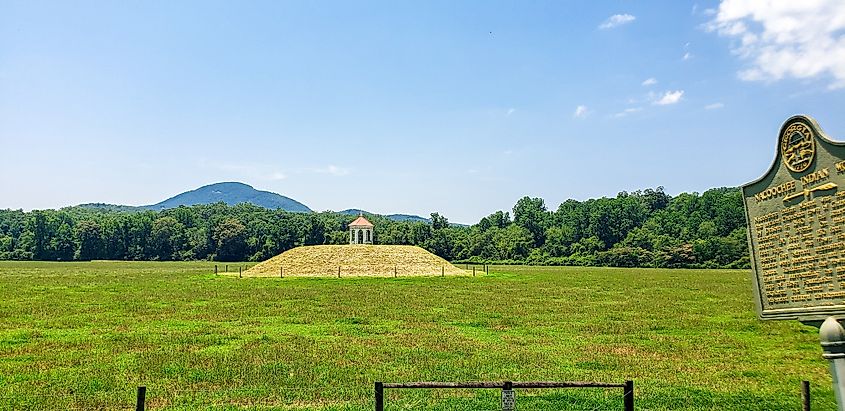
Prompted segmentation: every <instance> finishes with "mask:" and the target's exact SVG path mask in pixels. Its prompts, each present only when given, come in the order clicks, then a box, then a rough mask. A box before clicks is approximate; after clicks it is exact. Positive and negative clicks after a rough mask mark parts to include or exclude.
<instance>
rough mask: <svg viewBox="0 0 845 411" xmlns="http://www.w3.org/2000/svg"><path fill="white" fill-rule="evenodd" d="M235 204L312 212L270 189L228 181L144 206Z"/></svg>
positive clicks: (151, 207) (156, 208)
mask: <svg viewBox="0 0 845 411" xmlns="http://www.w3.org/2000/svg"><path fill="white" fill-rule="evenodd" d="M220 202H222V203H226V204H228V205H235V204H241V203H249V204H254V205H257V206H259V207H264V208H268V209H271V210H278V209H281V210H285V211H292V212H298V213H310V212H311V209H310V208H308V207H307V206H306V205H305V204H302V203H300V202H299V201H296V200H294V199H292V198H289V197H285V196H283V195H280V194H276V193H273V192H270V191H261V190H256V189H255V188H253V187H252V186H250V185H247V184H244V183H236V182H228V183H216V184H209V185H207V186H203V187H200V188H198V189H196V190H191V191H186V192H184V193H182V194H178V195H176V196H173V197H170V198H168V199H167V200H164V201H162V202H160V203H157V204H153V205H149V206H144V208H146V209H149V210H155V211H159V210H166V209H169V208H176V207H179V206H193V205H204V204H214V203H220Z"/></svg>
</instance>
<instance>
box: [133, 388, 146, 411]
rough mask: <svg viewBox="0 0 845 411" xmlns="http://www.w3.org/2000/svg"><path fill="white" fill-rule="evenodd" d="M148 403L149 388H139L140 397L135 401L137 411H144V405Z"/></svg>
mask: <svg viewBox="0 0 845 411" xmlns="http://www.w3.org/2000/svg"><path fill="white" fill-rule="evenodd" d="M146 401H147V387H144V386H141V387H138V396H137V397H136V399H135V411H144V403H145V402H146Z"/></svg>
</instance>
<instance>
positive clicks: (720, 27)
mask: <svg viewBox="0 0 845 411" xmlns="http://www.w3.org/2000/svg"><path fill="white" fill-rule="evenodd" d="M705 27H706V28H707V29H708V30H709V31H716V32H718V33H719V34H720V35H722V36H725V37H730V38H733V39H734V40H735V43H734V44H733V46H732V48H733V52H734V53H735V54H736V55H738V56H740V58H742V59H743V60H745V61H746V62H748V67H747V68H745V69H743V70H741V71H740V72H739V73H738V74H739V78H740V79H742V80H746V81H777V80H781V79H784V78H796V79H814V78H829V79H830V84H829V87H830V88H832V89H835V88H841V87H845V2H843V1H842V0H815V1H792V0H771V1H759V0H723V1H722V3H721V4H719V10H718V12H717V13H716V16H715V18H713V20H711V21H710V22H709V23H708V24H706V25H705Z"/></svg>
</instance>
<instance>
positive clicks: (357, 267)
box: [244, 245, 466, 277]
mask: <svg viewBox="0 0 845 411" xmlns="http://www.w3.org/2000/svg"><path fill="white" fill-rule="evenodd" d="M338 268H340V275H341V277H365V276H367V277H393V276H394V275H395V276H399V277H409V276H426V275H428V276H432V275H441V274H442V275H463V274H466V271H464V270H461V269H460V268H457V267H455V266H453V265H452V264H449V262H448V261H446V260H444V259H442V258H440V257H438V256H436V255H434V254H432V253H430V252H428V251H426V250H423V249H422V248H420V247H416V246H412V245H312V246H305V247H297V248H294V249H291V250H288V251H285V252H284V253H281V254H279V255H277V256H275V257H273V258H271V259H269V260H267V261H264V262H262V263H260V264H258V265H256V266H255V267H252V268H251V269H249V270H247V271H246V272H244V276H247V277H279V276H280V275H284V276H285V277H288V276H290V277H330V276H331V277H337V275H338Z"/></svg>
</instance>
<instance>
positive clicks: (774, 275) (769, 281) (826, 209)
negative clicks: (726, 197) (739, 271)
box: [751, 169, 845, 308]
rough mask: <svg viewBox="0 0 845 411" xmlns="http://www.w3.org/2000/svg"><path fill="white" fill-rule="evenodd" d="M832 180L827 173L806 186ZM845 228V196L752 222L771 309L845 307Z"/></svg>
mask: <svg viewBox="0 0 845 411" xmlns="http://www.w3.org/2000/svg"><path fill="white" fill-rule="evenodd" d="M829 176H830V173H829V171H828V170H827V169H823V170H820V171H817V172H814V173H810V174H807V175H806V176H803V177H802V178H801V181H802V183H805V182H806V184H813V183H818V182H820V181H824V180H825V179H827V178H829ZM791 183H794V181H793V182H791ZM828 185H832V187H828ZM833 188H836V185H835V184H834V183H825V184H821V185H818V186H816V187H813V188H809V189H806V190H803V191H804V192H800V193H796V194H797V195H799V196H809V195H810V194H812V193H814V192H819V191H823V190H829V189H833ZM758 195H759V194H758ZM843 222H845V193H836V195H835V196H822V197H819V198H813V199H810V200H807V201H803V202H801V203H799V204H795V205H792V206H789V207H785V208H783V209H781V210H778V211H773V212H769V213H767V214H763V215H760V216H757V217H755V218H754V219H753V220H752V222H751V227H752V231H753V233H752V235H753V237H754V238H755V239H756V244H757V252H758V263H759V268H760V269H761V270H762V275H760V279H761V280H762V284H761V289H762V292H763V295H764V298H765V304H767V305H768V306H769V307H770V308H771V307H777V306H789V307H792V306H795V305H796V304H800V305H802V306H803V305H805V304H810V305H813V304H816V305H818V304H819V303H823V304H827V303H831V304H845V253H843V250H845V240H844V239H843V238H841V235H842V232H843V228H842V223H843ZM841 283H842V285H843V286H842V287H840V284H841Z"/></svg>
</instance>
